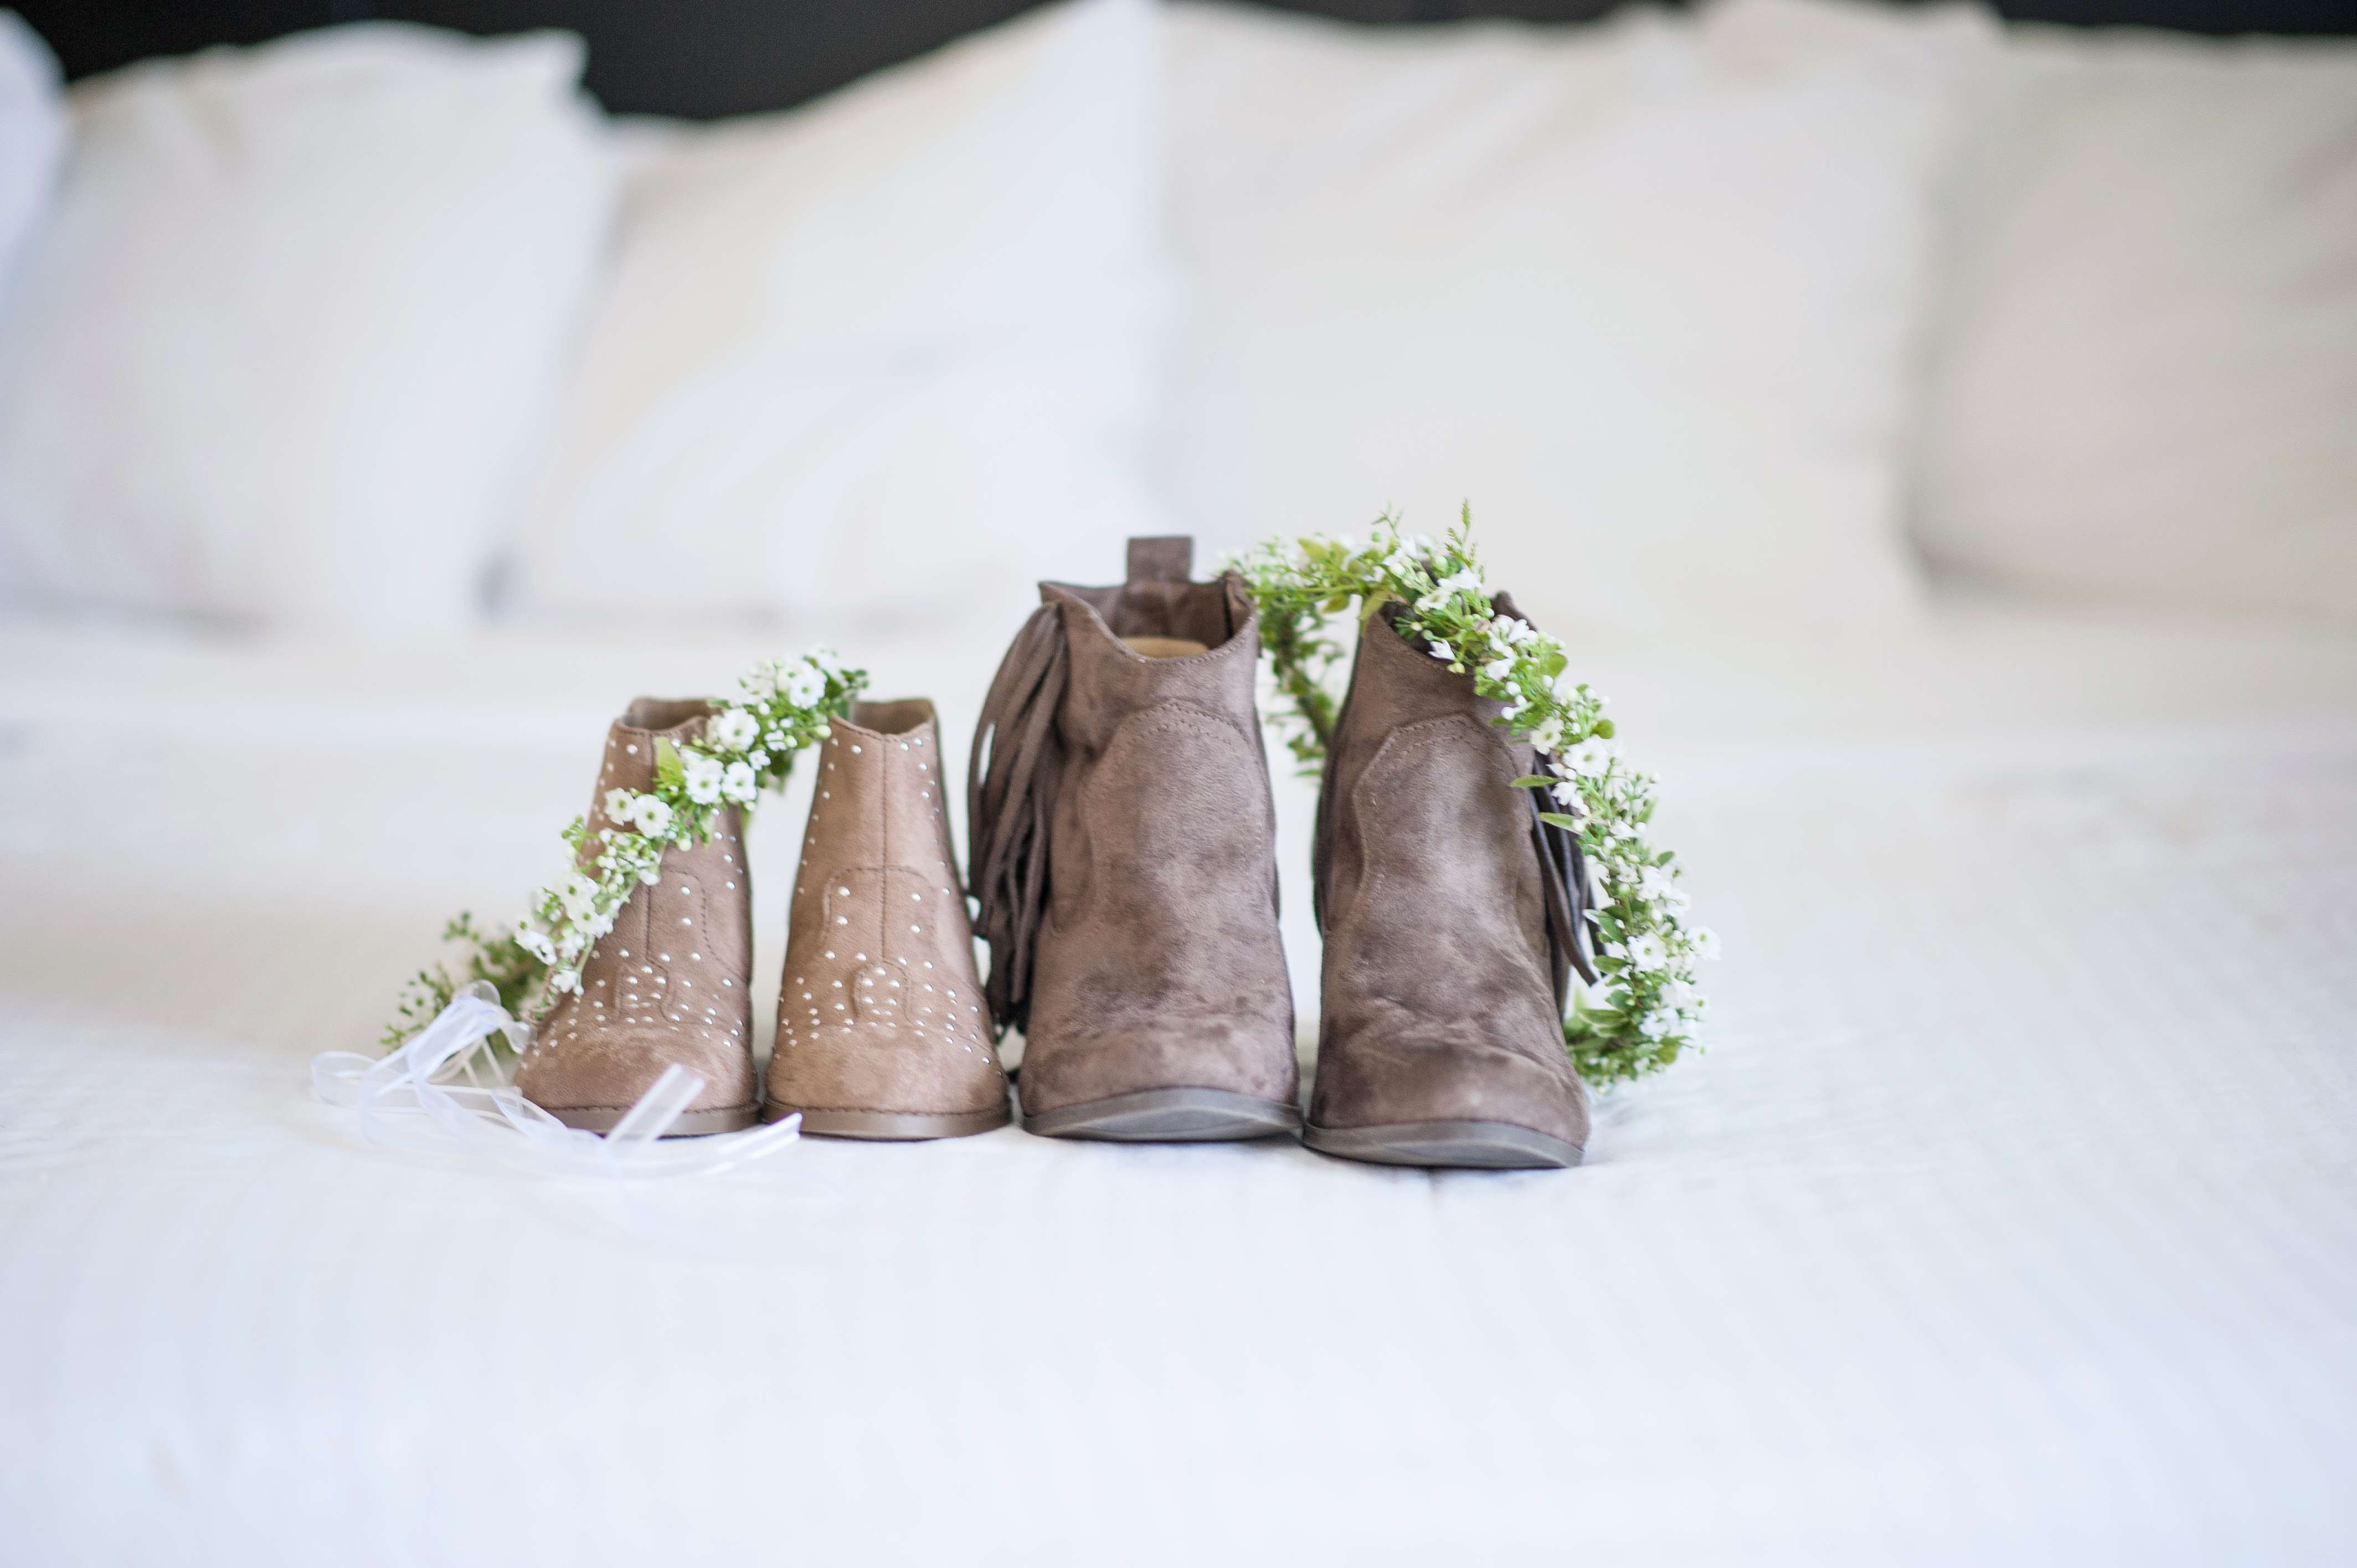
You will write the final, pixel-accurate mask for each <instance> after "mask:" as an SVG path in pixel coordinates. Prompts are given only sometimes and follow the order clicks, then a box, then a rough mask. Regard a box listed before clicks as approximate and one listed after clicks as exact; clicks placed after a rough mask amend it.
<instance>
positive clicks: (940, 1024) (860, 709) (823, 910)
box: [766, 700, 1009, 1138]
mask: <svg viewBox="0 0 2357 1568" xmlns="http://www.w3.org/2000/svg"><path fill="white" fill-rule="evenodd" d="M816 755H817V758H818V786H817V789H815V790H814V791H813V794H812V796H811V814H810V826H809V828H808V829H807V830H806V831H805V832H803V834H802V872H801V875H799V876H798V878H797V879H796V881H795V884H794V897H793V914H792V921H791V929H790V930H789V931H788V933H787V937H786V964H785V970H784V972H783V974H782V976H781V977H780V983H779V986H778V1038H777V1044H776V1046H775V1047H774V1048H773V1049H772V1050H771V1051H770V1075H769V1094H768V1101H769V1103H768V1108H767V1111H766V1115H767V1116H768V1118H769V1119H770V1120H771V1121H775V1120H777V1119H778V1118H780V1117H783V1116H789V1115H791V1114H793V1113H794V1112H801V1113H802V1131H803V1132H805V1133H825V1134H828V1135H830V1136H833V1137H838V1138H955V1137H963V1135H965V1134H966V1133H987V1132H989V1131H990V1130H991V1129H992V1128H993V1127H1000V1126H1004V1125H1006V1122H1007V1120H1008V1116H1009V1113H1008V1111H1007V1108H1006V1076H1005V1075H1004V1074H1003V1073H1001V1072H1000V1071H999V1068H998V1056H997V1053H996V1050H995V1049H994V1048H993V1047H992V1044H991V1029H990V1022H989V1015H987V1014H986V1013H985V1011H984V1010H983V1009H984V1004H983V993H982V980H981V978H980V977H979V976H978V975H976V974H975V972H974V936H973V932H972V929H971V928H969V927H968V925H967V924H966V912H965V894H964V892H963V890H962V889H961V888H960V887H959V886H958V879H957V873H956V871H954V870H953V869H952V866H953V865H955V863H956V858H957V853H956V851H955V849H954V848H953V847H952V845H951V843H950V824H949V818H948V817H947V816H946V815H945V814H944V811H943V808H942V799H943V793H944V790H945V788H946V786H947V784H948V776H947V771H946V769H945V768H943V766H942V745H941V733H940V730H939V728H938V727H937V726H936V725H935V723H934V718H933V705H932V704H931V703H928V702H923V701H921V700H914V701H909V702H899V703H854V704H853V706H852V709H851V715H850V717H849V718H847V719H837V720H835V721H834V726H833V731H832V733H831V734H830V735H829V736H828V738H827V742H826V744H825V745H824V746H821V747H819V749H818V752H817V754H816Z"/></svg>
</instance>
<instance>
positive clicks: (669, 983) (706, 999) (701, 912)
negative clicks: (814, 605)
mask: <svg viewBox="0 0 2357 1568" xmlns="http://www.w3.org/2000/svg"><path fill="white" fill-rule="evenodd" d="M711 713H712V710H711V707H710V706H709V705H708V704H706V703H696V702H664V701H661V700H659V699H657V698H653V697H641V698H640V699H639V700H638V701H637V702H635V703H631V704H630V711H629V712H628V713H626V714H623V715H622V716H621V717H620V718H619V719H618V720H616V721H615V722H614V725H613V727H612V728H611V729H609V730H608V731H607V733H606V757H605V765H604V767H602V768H600V769H599V770H598V773H597V792H596V794H595V795H594V796H593V797H592V799H591V801H590V807H589V827H590V830H591V832H592V833H593V834H594V833H596V832H602V831H603V830H604V829H606V828H607V827H608V826H610V825H612V824H611V823H610V822H609V820H608V817H607V816H606V794H607V791H608V790H609V789H628V790H630V791H633V792H637V791H640V790H644V789H651V788H653V786H654V777H655V743H656V742H657V741H662V740H668V741H671V742H673V744H674V745H676V744H678V743H680V742H683V741H691V740H695V739H698V738H699V737H701V736H702V735H703V733H704V722H705V719H706V718H708V717H710V716H711ZM752 897H753V896H752V884H751V881H750V879H749V878H748V876H747V875H746V873H745V823H744V819H743V816H742V814H741V813H739V812H738V811H736V810H735V809H734V808H731V809H730V810H729V811H727V812H726V813H725V814H724V816H723V817H722V819H721V825H720V827H719V830H718V831H717V832H715V833H714V835H713V836H712V837H711V838H710V839H709V840H707V841H706V842H705V843H702V844H699V845H697V846H696V847H695V848H694V849H677V848H673V849H668V850H665V851H664V852H663V857H662V880H660V881H658V882H655V883H653V884H651V885H644V886H640V887H638V888H636V889H634V890H633V891H632V892H631V894H630V899H629V901H628V902H627V903H625V904H624V905H623V906H622V908H621V910H620V912H619V914H618V915H617V916H616V918H615V920H614V929H612V930H610V931H608V932H607V933H606V935H605V936H603V937H601V938H599V939H598V941H597V946H596V947H594V948H592V949H591V950H590V952H589V957H588V960H587V962H585V963H584V964H583V965H582V968H581V989H580V990H579V991H578V992H576V993H573V994H570V995H567V996H565V997H562V998H560V999H559V1000H558V1002H557V1004H555V1006H554V1007H552V1008H551V1009H549V1012H548V1014H547V1015H546V1016H545V1017H544V1018H543V1019H542V1020H541V1022H540V1026H539V1027H538V1028H537V1029H535V1030H534V1031H533V1045H532V1048H531V1050H530V1051H528V1052H526V1053H525V1056H524V1058H523V1060H522V1063H521V1064H520V1065H519V1066H518V1067H517V1069H516V1079H515V1082H516V1088H517V1089H518V1090H522V1093H523V1096H524V1098H525V1099H527V1100H529V1101H532V1102H533V1104H535V1105H537V1106H539V1107H540V1108H541V1109H542V1110H544V1111H546V1112H549V1113H550V1114H551V1115H553V1116H554V1117H555V1118H556V1119H557V1120H558V1121H560V1122H565V1124H566V1125H567V1126H572V1127H584V1128H587V1129H589V1130H590V1131H592V1132H598V1133H603V1132H606V1131H608V1130H610V1129H611V1128H612V1127H613V1125H614V1123H615V1122H618V1121H619V1120H620V1119H621V1116H622V1113H623V1112H626V1111H628V1110H630V1107H631V1106H632V1105H634V1104H636V1103H637V1102H638V1099H639V1097H640V1095H642V1094H644V1093H645V1092H646V1091H647V1090H648V1089H650V1088H651V1087H652V1086H653V1084H654V1081H655V1079H657V1078H659V1077H661V1076H662V1070H663V1069H665V1068H666V1067H669V1066H670V1065H672V1064H673V1063H674V1062H676V1063H678V1064H679V1065H680V1066H681V1067H683V1068H685V1069H688V1070H690V1071H692V1072H694V1073H696V1074H698V1075H700V1076H701V1077H702V1078H703V1079H704V1090H703V1092H702V1093H700V1094H698V1095H697V1096H696V1097H695V1099H694V1101H692V1102H690V1104H689V1106H688V1108H687V1111H686V1112H685V1113H684V1114H683V1115H682V1116H681V1117H680V1119H679V1121H678V1122H676V1123H674V1124H673V1133H674V1134H679V1133H726V1132H731V1131H733V1130H735V1129H737V1128H739V1127H749V1126H751V1125H752V1124H753V1122H754V1120H755V1118H756V1116H757V1114H758V1112H759V1106H758V1105H757V1104H756V1102H755V1100H754V1089H753V1015H752V1010H751V1007H750V1006H749V1004H748V999H747V995H746V989H745V986H746V981H747V979H748V976H749V975H750V972H751V971H752V967H753V935H752V932H753V923H752V918H751V917H752Z"/></svg>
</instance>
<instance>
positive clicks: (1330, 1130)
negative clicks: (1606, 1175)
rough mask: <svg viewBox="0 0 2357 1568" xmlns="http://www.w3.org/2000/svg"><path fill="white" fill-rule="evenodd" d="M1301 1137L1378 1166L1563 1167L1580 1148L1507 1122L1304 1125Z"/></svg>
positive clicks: (1324, 1152)
mask: <svg viewBox="0 0 2357 1568" xmlns="http://www.w3.org/2000/svg"><path fill="white" fill-rule="evenodd" d="M1301 1141H1302V1143H1303V1144H1306V1145H1308V1147H1310V1148H1312V1149H1315V1150H1317V1151H1318V1153H1319V1154H1321V1155H1335V1156H1336V1157H1338V1158H1340V1159H1345V1160H1365V1161H1367V1162H1368V1163H1370V1164H1372V1165H1424V1166H1427V1167H1439V1168H1448V1169H1458V1168H1462V1169H1469V1170H1492V1171H1499V1170H1562V1169H1565V1168H1566V1167H1568V1166H1571V1165H1577V1164H1579V1161H1580V1156H1581V1155H1582V1154H1583V1153H1585V1151H1584V1150H1582V1149H1581V1148H1580V1146H1579V1145H1578V1144H1566V1143H1565V1142H1564V1141H1563V1140H1562V1139H1561V1138H1550V1137H1548V1136H1547V1135H1546V1134H1545V1133H1534V1132H1532V1131H1531V1130H1530V1129H1529V1128H1528V1127H1517V1126H1515V1125H1514V1124H1513V1123H1512V1122H1394V1123H1393V1124H1392V1125H1390V1126H1388V1127H1320V1126H1318V1125H1317V1124H1316V1123H1315V1122H1312V1123H1310V1124H1309V1125H1308V1126H1306V1127H1304V1128H1303V1129H1302V1132H1301Z"/></svg>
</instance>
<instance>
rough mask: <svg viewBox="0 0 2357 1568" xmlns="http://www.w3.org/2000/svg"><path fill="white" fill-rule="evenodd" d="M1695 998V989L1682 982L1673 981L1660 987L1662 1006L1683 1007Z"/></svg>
mask: <svg viewBox="0 0 2357 1568" xmlns="http://www.w3.org/2000/svg"><path fill="white" fill-rule="evenodd" d="M1694 998H1695V988H1694V987H1693V986H1691V985H1689V984H1687V983H1685V982H1684V981H1683V980H1673V981H1671V982H1670V983H1668V984H1666V985H1664V986H1663V987H1662V1005H1663V1006H1664V1007H1684V1005H1685V1004H1687V1003H1689V1002H1691V1001H1693V1000H1694Z"/></svg>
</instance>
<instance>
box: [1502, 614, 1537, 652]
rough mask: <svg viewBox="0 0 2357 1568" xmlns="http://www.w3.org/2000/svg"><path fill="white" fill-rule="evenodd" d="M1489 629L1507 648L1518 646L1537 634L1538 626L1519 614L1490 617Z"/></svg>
mask: <svg viewBox="0 0 2357 1568" xmlns="http://www.w3.org/2000/svg"><path fill="white" fill-rule="evenodd" d="M1490 630H1491V632H1492V633H1493V634H1495V636H1496V637H1497V639H1498V640H1499V641H1501V642H1502V643H1504V644H1505V645H1506V646H1507V647H1509V648H1520V647H1522V646H1523V644H1524V643H1526V642H1529V641H1531V640H1532V639H1534V638H1536V637H1537V636H1538V634H1539V628H1536V627H1534V626H1533V625H1532V624H1531V623H1530V622H1528V621H1526V620H1523V618H1521V617H1519V616H1495V617H1492V618H1491V621H1490Z"/></svg>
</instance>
